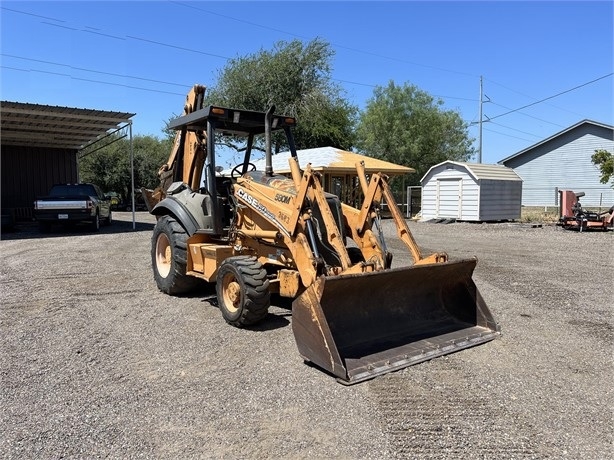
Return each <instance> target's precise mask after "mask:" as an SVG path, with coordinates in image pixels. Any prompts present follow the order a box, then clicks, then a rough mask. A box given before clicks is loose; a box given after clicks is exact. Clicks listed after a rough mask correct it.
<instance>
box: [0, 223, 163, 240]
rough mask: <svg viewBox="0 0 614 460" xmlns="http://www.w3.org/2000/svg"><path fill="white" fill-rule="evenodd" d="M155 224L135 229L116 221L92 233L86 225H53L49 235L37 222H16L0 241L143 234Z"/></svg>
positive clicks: (130, 224) (129, 224) (142, 225)
mask: <svg viewBox="0 0 614 460" xmlns="http://www.w3.org/2000/svg"><path fill="white" fill-rule="evenodd" d="M154 225H155V224H152V223H144V222H136V224H135V228H134V229H133V228H132V221H130V222H128V221H124V220H116V221H113V223H112V224H111V225H104V224H102V225H101V226H100V230H99V231H93V230H92V228H91V226H90V225H89V224H87V223H73V224H65V225H61V224H60V225H54V226H53V227H52V228H51V231H50V232H49V233H41V231H40V229H39V227H38V223H37V222H18V223H17V224H15V225H14V226H13V228H12V229H8V230H5V229H3V230H2V233H1V234H0V240H2V241H8V240H25V239H39V238H57V237H64V236H72V235H79V236H88V235H90V236H96V235H105V234H112V233H130V232H145V231H149V232H150V231H153V228H154Z"/></svg>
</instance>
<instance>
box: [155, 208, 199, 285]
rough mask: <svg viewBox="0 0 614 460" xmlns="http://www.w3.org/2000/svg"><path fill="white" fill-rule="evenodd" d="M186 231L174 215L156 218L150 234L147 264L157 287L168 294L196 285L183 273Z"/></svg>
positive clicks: (185, 256) (197, 281)
mask: <svg viewBox="0 0 614 460" xmlns="http://www.w3.org/2000/svg"><path fill="white" fill-rule="evenodd" d="M187 241H188V234H187V233H186V231H185V229H184V228H183V227H182V226H181V224H180V223H179V222H177V220H175V218H173V217H172V216H162V217H160V219H158V221H157V223H156V226H155V228H154V231H153V235H152V237H151V265H152V267H153V272H154V279H155V280H156V284H157V285H158V289H160V290H161V291H162V292H164V293H166V294H169V295H180V294H186V293H188V292H190V291H192V290H194V288H196V286H197V285H198V284H199V280H198V278H194V277H192V276H189V275H186V265H187V253H186V251H187V246H188V244H187Z"/></svg>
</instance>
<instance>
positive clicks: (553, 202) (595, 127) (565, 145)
mask: <svg viewBox="0 0 614 460" xmlns="http://www.w3.org/2000/svg"><path fill="white" fill-rule="evenodd" d="M600 149H603V150H607V151H609V152H613V153H614V127H613V126H610V125H606V124H604V123H598V122H595V121H590V120H583V121H581V122H579V123H576V124H575V125H573V126H570V127H569V128H567V129H565V130H563V131H561V132H559V133H557V134H555V135H553V136H551V137H549V138H547V139H544V140H543V141H541V142H538V143H537V144H535V145H532V146H530V147H528V148H526V149H524V150H521V151H520V152H518V153H515V154H514V155H511V156H509V157H507V158H504V159H503V160H501V161H499V164H501V165H504V166H507V167H509V168H513V169H514V171H516V173H517V174H518V175H519V176H520V177H521V178H522V180H523V187H522V205H523V206H558V204H559V203H558V193H557V190H560V189H565V190H573V191H575V192H584V193H585V196H584V197H583V199H582V205H584V206H600V205H602V206H606V207H610V206H611V205H612V204H614V189H612V187H611V184H602V183H600V181H599V179H600V177H601V173H600V170H599V168H598V167H597V166H596V165H594V164H593V162H592V160H591V156H592V155H593V154H594V153H595V150H600Z"/></svg>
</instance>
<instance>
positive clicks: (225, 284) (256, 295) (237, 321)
mask: <svg viewBox="0 0 614 460" xmlns="http://www.w3.org/2000/svg"><path fill="white" fill-rule="evenodd" d="M266 276H267V273H266V270H265V269H264V268H263V267H262V264H261V263H260V262H258V260H257V259H256V258H255V257H251V256H236V257H229V258H228V259H226V260H225V261H224V263H222V265H221V266H220V269H219V270H218V272H217V286H216V291H217V300H218V304H219V307H220V310H221V311H222V316H223V317H224V319H225V320H226V322H227V323H228V324H231V325H232V326H235V327H243V326H249V325H252V324H255V323H257V322H258V321H260V320H261V319H263V318H264V317H265V316H266V315H267V312H268V310H269V306H270V304H271V293H270V292H269V280H268V279H267V277H266Z"/></svg>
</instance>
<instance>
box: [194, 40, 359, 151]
mask: <svg viewBox="0 0 614 460" xmlns="http://www.w3.org/2000/svg"><path fill="white" fill-rule="evenodd" d="M333 54H334V51H333V50H332V48H331V47H330V45H329V44H328V43H326V42H325V41H322V40H320V39H315V40H312V41H311V42H309V43H307V44H303V43H302V42H301V41H299V40H293V41H291V42H284V41H281V42H278V43H277V44H275V46H274V48H273V50H271V51H268V50H261V51H259V52H257V53H255V54H252V55H249V56H245V57H239V58H236V59H231V60H230V61H228V63H227V64H226V66H225V67H224V68H223V69H222V70H221V71H220V72H219V75H218V79H217V84H216V85H215V86H214V87H213V88H211V89H210V90H209V92H208V94H207V95H206V96H205V97H206V99H207V101H208V103H211V104H219V105H223V106H227V107H236V108H241V109H247V110H258V111H265V110H267V109H268V108H269V107H270V106H271V105H275V107H276V109H275V113H278V114H284V115H288V116H293V117H296V118H297V126H296V128H295V129H294V138H295V141H296V146H297V148H312V147H322V146H328V145H330V146H333V147H338V148H342V149H349V148H350V147H352V145H353V143H354V125H355V121H356V114H357V108H356V107H354V106H352V105H351V104H350V103H349V102H347V100H346V99H344V97H343V93H342V89H341V87H339V86H338V85H335V84H333V83H332V81H331V58H332V56H333ZM284 141H285V139H284V137H283V136H275V139H274V140H273V142H274V151H275V152H278V151H280V150H281V149H285V148H287V147H288V146H287V145H285V142H284ZM263 143H264V141H263V139H261V140H260V142H258V143H257V144H256V145H255V147H256V148H259V149H261V150H263ZM232 146H234V145H232Z"/></svg>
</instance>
